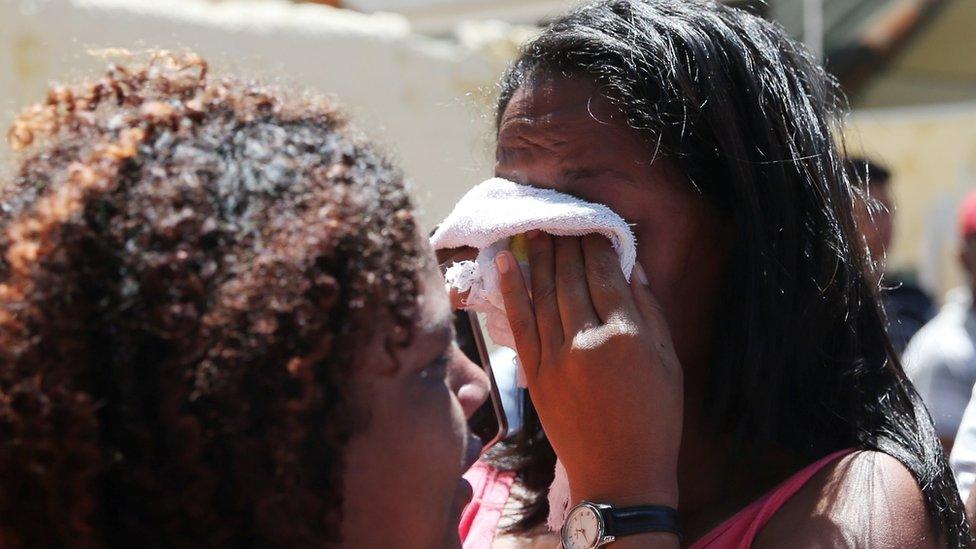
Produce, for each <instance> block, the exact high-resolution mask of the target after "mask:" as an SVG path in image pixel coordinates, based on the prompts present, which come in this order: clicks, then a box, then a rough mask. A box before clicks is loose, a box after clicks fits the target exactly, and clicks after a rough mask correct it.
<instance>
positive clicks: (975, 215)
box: [959, 191, 976, 286]
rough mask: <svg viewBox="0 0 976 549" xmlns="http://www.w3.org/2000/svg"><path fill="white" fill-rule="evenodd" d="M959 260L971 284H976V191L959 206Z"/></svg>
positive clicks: (967, 196)
mask: <svg viewBox="0 0 976 549" xmlns="http://www.w3.org/2000/svg"><path fill="white" fill-rule="evenodd" d="M959 239H960V243H959V246H960V248H959V262H960V265H961V266H962V269H963V271H965V273H966V279H967V280H968V281H969V283H970V286H973V285H976V191H972V192H970V193H969V194H967V195H966V196H965V197H964V198H963V200H962V204H961V205H960V206H959Z"/></svg>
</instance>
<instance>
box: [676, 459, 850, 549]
mask: <svg viewBox="0 0 976 549" xmlns="http://www.w3.org/2000/svg"><path fill="white" fill-rule="evenodd" d="M853 451H854V449H852V448H848V449H846V450H840V451H838V452H834V453H833V454H830V455H828V456H825V457H823V458H820V459H819V460H817V461H816V462H814V463H811V464H810V465H807V466H806V467H804V468H803V469H801V470H800V471H799V472H798V473H796V474H794V475H793V476H791V477H790V478H788V479H786V480H785V481H783V483H782V484H780V485H779V486H777V487H776V488H773V490H772V491H771V492H769V493H768V494H766V495H765V496H763V497H761V498H759V499H758V500H756V501H754V502H752V503H751V504H749V506H748V507H746V508H745V509H743V510H741V511H739V512H738V513H736V514H735V515H733V516H732V517H731V518H729V519H728V520H726V521H725V522H723V523H722V524H719V525H718V526H717V527H715V528H714V529H713V530H712V531H711V532H709V533H708V534H707V535H705V537H703V538H702V539H700V540H698V541H697V542H695V544H694V545H692V546H691V549H748V548H749V547H750V546H752V542H753V540H754V539H756V536H757V535H758V534H759V532H760V531H761V530H762V529H763V526H766V523H767V522H769V519H771V518H773V515H775V514H776V511H779V508H780V507H782V506H783V504H784V503H786V502H787V500H789V499H790V498H791V497H793V494H796V493H797V492H799V491H800V488H803V485H804V484H806V483H807V481H809V480H810V479H811V478H812V477H813V476H814V475H816V474H817V473H819V472H820V470H821V469H823V468H824V467H826V466H828V465H830V464H831V463H833V462H834V461H836V460H838V459H840V458H842V457H844V456H846V455H848V454H850V453H851V452H853Z"/></svg>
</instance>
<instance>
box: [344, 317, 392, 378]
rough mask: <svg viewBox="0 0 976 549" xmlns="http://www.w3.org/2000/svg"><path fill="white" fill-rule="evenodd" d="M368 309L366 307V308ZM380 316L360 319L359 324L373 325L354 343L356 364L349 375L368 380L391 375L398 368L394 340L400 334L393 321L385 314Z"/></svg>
mask: <svg viewBox="0 0 976 549" xmlns="http://www.w3.org/2000/svg"><path fill="white" fill-rule="evenodd" d="M367 309H368V308H367ZM379 316H381V317H382V318H373V319H372V320H370V319H365V320H362V321H360V322H361V324H360V325H361V326H373V329H371V330H368V331H364V332H365V333H364V334H362V336H361V337H359V338H357V339H358V340H357V341H356V343H355V349H356V364H355V366H354V367H353V371H352V372H351V375H352V376H353V377H356V378H359V379H362V380H369V379H377V378H384V377H392V376H395V375H396V374H397V372H398V371H399V370H400V363H399V356H398V355H399V351H400V350H401V349H400V347H398V346H397V344H396V341H398V340H402V336H401V335H400V334H399V333H394V332H397V331H398V330H397V329H396V328H394V326H393V322H392V321H391V320H390V319H388V318H386V317H387V315H385V314H381V315H379Z"/></svg>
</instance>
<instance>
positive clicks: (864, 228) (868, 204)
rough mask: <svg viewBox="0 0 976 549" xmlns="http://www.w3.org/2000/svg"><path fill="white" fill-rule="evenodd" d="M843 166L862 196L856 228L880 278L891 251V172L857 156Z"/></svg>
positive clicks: (856, 212) (892, 207)
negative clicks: (862, 237) (887, 255)
mask: <svg viewBox="0 0 976 549" xmlns="http://www.w3.org/2000/svg"><path fill="white" fill-rule="evenodd" d="M844 166H845V169H846V170H847V176H848V178H850V180H851V183H852V184H853V185H854V186H855V188H856V192H857V194H858V195H859V196H858V198H859V200H857V202H856V203H855V205H854V216H855V219H856V220H857V227H858V229H859V230H860V232H861V234H862V235H863V236H864V240H865V242H866V244H867V247H868V252H869V253H870V254H871V256H870V259H871V261H872V263H873V264H874V265H875V267H876V268H877V270H878V271H879V274H880V272H883V271H884V263H885V254H886V252H887V250H888V249H890V248H891V238H892V232H893V226H894V209H895V204H894V198H893V196H892V193H891V172H890V171H888V169H887V168H885V167H884V166H882V165H880V164H878V163H876V162H872V161H870V160H868V159H867V158H860V157H856V156H855V157H849V158H847V159H846V160H845V161H844Z"/></svg>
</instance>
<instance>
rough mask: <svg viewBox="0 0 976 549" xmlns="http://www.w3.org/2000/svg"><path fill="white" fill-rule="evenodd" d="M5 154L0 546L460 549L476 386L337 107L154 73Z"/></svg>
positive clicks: (399, 211)
mask: <svg viewBox="0 0 976 549" xmlns="http://www.w3.org/2000/svg"><path fill="white" fill-rule="evenodd" d="M9 139H10V142H11V144H12V146H13V148H14V150H15V151H17V158H16V163H15V172H14V173H12V174H11V177H7V178H5V179H4V185H3V188H2V191H0V193H2V194H0V199H2V202H0V204H2V209H0V545H2V546H4V547H44V546H48V547H50V546H68V545H70V546H81V547H93V546H94V547H97V546H116V547H129V546H160V547H162V546H167V547H168V546H191V545H193V546H197V545H199V546H231V545H233V546H240V545H247V546H282V547H293V546H320V545H323V544H330V543H331V544H334V543H341V544H343V545H347V546H356V547H394V546H395V547H440V546H456V545H457V544H458V541H457V514H458V513H459V511H460V508H461V507H462V506H463V504H464V503H465V500H466V499H467V498H466V496H468V495H469V493H468V494H466V493H465V490H464V485H463V484H462V483H461V482H459V480H460V475H461V473H462V472H463V470H464V469H466V468H467V465H469V464H470V462H471V461H473V458H472V456H477V452H478V450H479V449H480V445H479V444H478V443H477V441H475V440H472V439H471V437H470V435H468V434H467V431H466V428H465V421H464V420H465V414H467V413H470V412H471V411H473V410H474V409H475V408H477V407H478V406H479V405H480V404H481V402H483V399H484V398H485V395H486V387H485V383H486V381H485V379H484V377H483V374H481V373H480V371H479V370H477V368H476V367H475V366H474V365H473V364H472V363H470V362H468V361H467V360H466V359H465V358H464V356H463V354H461V353H460V352H459V351H458V349H457V347H456V346H455V345H453V342H452V332H451V325H450V320H449V319H450V311H449V306H448V303H447V298H446V296H445V295H443V292H442V284H443V283H442V282H441V280H440V278H439V275H438V273H437V270H436V266H435V264H434V260H433V258H432V256H431V254H430V252H429V250H428V249H427V244H426V243H425V241H424V239H423V238H422V237H421V236H420V235H419V233H418V228H417V225H416V222H415V219H414V214H413V207H412V205H411V201H410V198H409V197H408V195H407V193H406V192H405V190H404V185H403V183H402V179H401V175H400V173H399V172H398V171H397V170H396V169H394V168H393V167H392V166H391V165H390V164H389V163H388V162H387V161H386V160H384V159H383V158H382V157H381V156H379V155H378V154H377V153H376V152H375V151H374V150H373V148H372V147H371V146H370V145H369V144H368V143H365V142H363V141H362V140H360V139H358V138H356V137H354V136H353V135H352V134H351V132H350V130H349V128H348V127H347V125H346V122H345V121H344V119H343V118H342V116H341V115H340V114H339V113H338V112H337V111H336V109H335V108H334V107H333V106H332V105H330V104H328V103H326V102H322V101H319V100H308V99H304V100H297V99H290V98H287V97H286V96H284V95H283V94H281V93H280V92H278V91H276V90H274V89H270V88H266V87H262V86H260V85H257V84H251V83H240V82H237V81H234V80H231V79H214V78H210V77H208V75H207V66H206V64H205V63H204V62H203V61H201V60H200V59H198V58H195V57H193V56H172V55H167V54H158V55H155V56H154V57H153V58H152V59H151V61H150V62H149V63H148V64H146V65H145V66H139V67H135V68H128V69H127V68H125V67H122V66H112V67H110V69H109V70H108V72H107V73H106V74H105V75H104V76H103V77H101V78H100V79H97V80H94V81H92V82H88V83H85V84H81V85H78V86H74V87H57V88H54V89H53V90H51V92H50V93H49V95H48V97H47V100H46V101H45V102H43V103H39V104H37V105H34V106H33V107H31V108H29V109H27V110H26V111H25V112H24V114H23V115H22V116H21V117H20V118H19V119H18V120H17V121H16V122H15V124H14V125H13V128H12V129H11V130H10V134H9ZM400 469H404V470H409V471H410V474H409V475H402V474H398V470H400ZM405 502H409V505H407V504H405Z"/></svg>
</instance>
